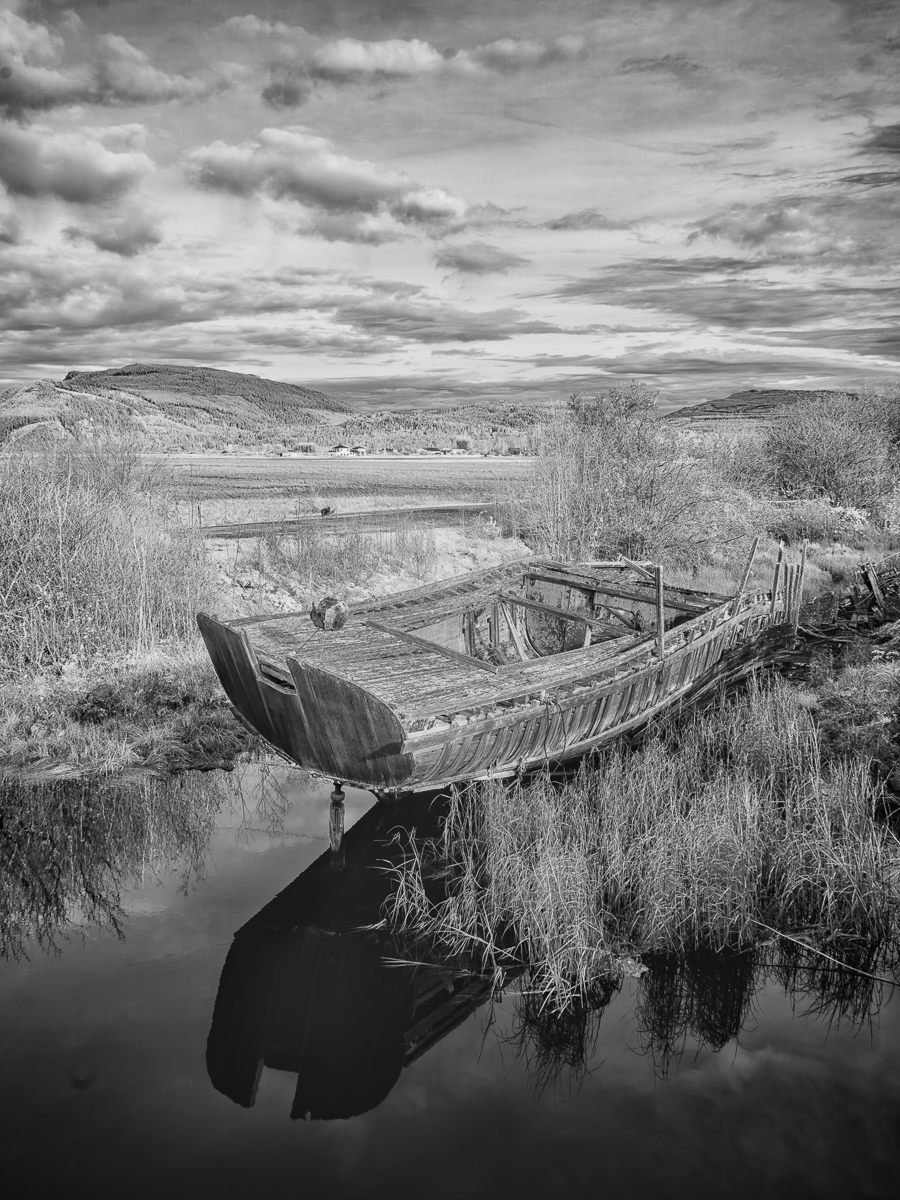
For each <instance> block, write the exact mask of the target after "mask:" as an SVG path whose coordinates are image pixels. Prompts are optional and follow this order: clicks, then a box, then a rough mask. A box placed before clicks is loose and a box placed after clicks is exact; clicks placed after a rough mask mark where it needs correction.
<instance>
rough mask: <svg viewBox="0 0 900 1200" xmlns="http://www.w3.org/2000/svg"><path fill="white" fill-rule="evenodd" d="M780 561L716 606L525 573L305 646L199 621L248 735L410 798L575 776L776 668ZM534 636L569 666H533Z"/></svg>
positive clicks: (269, 621)
mask: <svg viewBox="0 0 900 1200" xmlns="http://www.w3.org/2000/svg"><path fill="white" fill-rule="evenodd" d="M782 558H783V550H782V554H781V555H780V557H779V563H778V565H777V566H776V573H775V580H774V582H773V589H772V591H771V592H761V591H757V590H753V589H750V590H746V581H747V578H748V576H749V571H746V572H745V573H744V577H743V579H742V582H741V588H740V589H739V591H738V592H737V593H735V594H732V595H730V596H725V595H719V594H716V593H710V592H703V591H698V590H695V589H690V588H683V587H675V586H671V585H666V584H665V583H664V581H663V578H662V572H661V570H660V569H659V568H658V567H656V568H654V570H653V571H652V572H648V570H647V567H648V566H652V564H643V563H640V564H638V563H635V564H629V563H626V562H616V563H606V562H604V563H601V564H593V563H592V564H586V563H557V562H554V561H552V560H549V559H537V558H535V559H526V560H522V561H519V562H515V563H509V564H505V565H504V566H500V567H495V568H492V569H490V570H488V571H481V572H476V573H473V574H471V575H466V576H462V577H459V578H456V579H449V580H446V581H444V582H442V583H432V584H429V585H427V586H426V587H423V588H419V589H417V590H415V591H411V592H403V593H400V594H398V595H394V596H388V597H385V598H383V599H380V600H371V601H367V602H366V603H363V604H358V605H354V606H353V607H352V608H351V610H350V615H349V620H348V621H347V623H346V624H345V625H344V626H343V627H342V628H339V629H334V630H333V631H331V632H322V633H320V634H319V635H317V636H316V637H314V638H312V639H311V640H310V638H309V617H308V614H306V613H288V614H285V613H279V614H273V615H272V616H262V617H243V618H238V619H234V620H231V621H221V620H217V619H216V618H215V617H211V616H206V615H204V614H200V615H199V616H198V618H197V620H198V624H199V626H200V630H201V632H202V634H203V638H204V641H205V642H206V646H207V649H208V651H209V654H210V658H211V659H212V662H213V665H214V667H215V669H216V672H217V673H218V675H219V678H220V680H221V681H222V685H223V687H224V689H225V691H226V693H227V695H228V697H229V699H230V700H231V703H232V705H233V706H234V709H235V711H236V713H237V714H238V715H239V717H240V719H241V720H242V721H243V722H244V723H245V724H246V725H247V726H248V727H249V728H251V729H253V730H255V731H256V732H257V733H259V735H260V736H261V737H263V738H265V739H266V741H268V742H269V743H271V744H272V745H273V746H274V747H276V748H277V749H278V750H279V751H280V752H281V753H283V754H285V755H286V756H287V757H288V758H290V759H291V760H292V761H293V762H296V763H298V764H300V765H302V766H304V767H307V768H309V769H311V770H314V771H317V772H320V773H321V774H323V775H327V776H328V777H330V778H331V779H334V780H340V781H343V782H345V783H352V784H356V785H359V786H362V787H368V788H371V789H372V790H375V791H377V792H379V793H381V792H407V791H415V790H425V789H433V788H440V787H444V786H446V785H448V784H449V783H453V782H457V781H461V780H467V779H482V778H488V777H500V776H504V775H510V774H513V773H514V772H516V771H517V770H519V769H521V768H522V767H524V768H525V769H532V768H535V767H538V766H540V765H541V764H542V763H544V762H547V761H556V760H560V759H567V758H574V757H576V756H578V755H582V754H584V753H585V752H587V751H589V750H591V749H593V748H594V747H596V746H600V745H603V744H604V743H606V742H609V741H611V740H612V739H614V738H616V737H618V736H619V735H620V734H622V733H625V732H628V731H629V730H633V729H635V728H637V727H639V726H640V725H642V724H643V723H645V722H646V721H647V720H648V719H649V718H651V717H652V716H654V715H655V714H656V713H659V712H661V711H663V710H664V709H666V708H669V707H671V706H672V705H677V704H679V703H681V702H682V701H685V700H689V699H692V698H694V697H696V696H697V695H698V694H700V693H702V692H705V691H707V690H709V689H711V688H713V687H716V686H718V684H719V683H721V682H723V681H727V680H730V679H734V678H737V677H739V676H740V675H742V674H745V673H746V672H747V671H749V670H751V669H753V667H755V666H757V665H760V664H763V663H766V662H770V661H773V659H774V658H776V657H777V656H778V655H779V653H782V652H783V651H784V650H785V649H786V648H787V647H788V646H789V645H790V644H791V640H792V637H793V633H794V629H795V628H796V621H797V611H798V609H799V602H800V585H801V580H802V574H801V572H800V571H797V573H796V575H797V578H796V580H795V582H794V585H793V586H792V587H791V588H786V587H779V582H780V580H781V577H782V570H781V568H782ZM749 565H750V564H748V566H749ZM648 574H652V579H651V580H648V579H647V578H646V576H647V575H648ZM516 613H518V614H519V615H520V618H521V620H518V619H517V617H516ZM648 621H652V622H653V624H652V625H648ZM548 628H556V629H557V630H558V634H557V635H554V636H555V644H556V645H562V646H564V647H571V648H564V649H562V650H560V651H559V652H556V653H547V652H545V650H542V647H546V646H547V645H548V644H549V641H550V640H552V639H549V638H548V633H547V631H548ZM648 629H649V630H650V631H649V632H648V631H646V630H648Z"/></svg>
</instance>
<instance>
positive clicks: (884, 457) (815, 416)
mask: <svg viewBox="0 0 900 1200" xmlns="http://www.w3.org/2000/svg"><path fill="white" fill-rule="evenodd" d="M896 409H897V396H896V395H895V394H891V391H890V389H880V390H872V391H869V392H865V393H863V394H862V395H860V396H854V395H839V396H818V397H814V398H812V399H809V400H803V401H801V402H800V403H798V404H795V405H793V406H792V407H791V408H790V409H789V410H788V411H787V412H786V414H785V415H784V416H783V417H781V418H780V419H779V420H778V421H777V422H775V423H774V424H773V425H772V426H771V428H770V429H769V430H768V431H767V434H766V438H765V444H764V453H765V456H766V458H767V460H768V462H769V464H770V469H771V478H772V483H773V485H774V487H775V489H776V490H777V491H778V492H779V493H781V494H782V495H785V496H794V497H797V498H804V499H806V498H819V497H827V498H828V499H829V500H830V501H831V502H832V503H833V504H836V505H842V506H849V507H854V508H864V509H867V510H869V511H870V512H871V513H872V514H873V515H875V516H877V515H878V514H879V512H880V510H881V508H882V507H883V505H884V503H885V501H886V500H887V498H888V497H889V496H890V495H891V493H892V492H893V490H894V488H895V486H896V482H897V465H898V464H897V454H896V446H895V442H896V435H897V429H898V416H897V413H896Z"/></svg>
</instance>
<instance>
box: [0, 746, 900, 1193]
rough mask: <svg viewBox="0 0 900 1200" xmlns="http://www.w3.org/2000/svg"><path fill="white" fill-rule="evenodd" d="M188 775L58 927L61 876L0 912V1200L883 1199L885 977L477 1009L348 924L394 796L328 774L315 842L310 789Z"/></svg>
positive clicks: (665, 967) (887, 1147) (899, 1082)
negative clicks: (574, 1005)
mask: <svg viewBox="0 0 900 1200" xmlns="http://www.w3.org/2000/svg"><path fill="white" fill-rule="evenodd" d="M195 786H197V787H203V788H206V789H207V790H209V789H212V793H213V795H214V800H212V801H210V803H209V808H208V814H209V817H208V821H207V822H206V824H204V823H203V822H202V821H201V822H200V823H199V824H196V823H195V824H194V825H191V824H190V822H187V823H185V821H184V815H183V811H182V810H178V811H177V812H175V813H174V815H173V813H171V812H170V813H168V814H167V815H166V813H163V815H161V816H160V817H159V818H158V824H157V825H155V826H153V828H151V829H149V830H148V829H147V828H144V827H142V828H140V829H138V830H137V832H135V831H134V830H132V835H131V836H132V843H131V844H129V840H128V837H127V836H125V835H123V834H122V833H121V831H119V833H118V834H117V836H116V838H115V839H113V841H114V842H115V845H110V844H107V842H104V844H103V845H102V846H101V847H100V848H99V849H98V848H97V847H96V846H94V847H93V848H92V849H91V853H90V854H87V855H86V854H85V853H83V852H82V851H83V849H84V847H82V851H79V854H80V857H79V858H78V861H77V863H76V864H75V866H74V868H73V869H72V872H71V878H72V880H73V881H74V882H73V884H72V887H70V889H69V890H68V892H67V893H66V895H65V897H64V898H63V899H64V907H65V911H66V913H67V915H68V916H69V917H70V918H71V919H72V921H73V924H71V925H69V926H66V927H64V928H63V929H61V930H58V931H55V927H53V926H52V922H50V921H49V920H48V919H47V916H46V913H45V912H44V913H43V926H42V927H41V933H42V944H37V943H36V942H35V940H34V938H33V937H32V938H31V940H29V937H28V934H29V921H30V922H31V927H34V926H35V925H37V926H40V920H39V919H38V918H40V917H41V912H40V911H39V910H41V906H42V905H44V906H45V907H46V905H47V904H48V903H49V899H48V897H49V896H50V892H52V882H53V879H54V878H56V877H57V876H58V872H56V873H54V871H51V872H50V874H49V875H45V876H42V878H41V880H39V881H38V885H37V886H36V887H35V888H32V890H31V891H30V892H29V893H28V895H29V899H28V904H27V905H26V904H24V902H23V901H22V900H21V895H22V894H24V893H21V892H20V891H18V892H17V891H16V890H15V887H18V884H15V887H13V891H12V894H13V896H14V900H15V903H13V902H11V901H9V899H8V898H7V900H6V902H5V906H4V910H3V911H4V915H5V919H6V921H7V923H8V924H10V925H11V926H15V928H13V929H12V934H11V936H10V937H9V938H8V941H7V945H8V949H9V951H10V952H11V953H12V954H13V955H14V957H12V958H11V959H10V960H9V961H7V962H5V963H3V965H2V966H0V1071H2V1090H0V1169H2V1172H3V1174H2V1176H0V1177H2V1178H3V1180H4V1183H5V1185H7V1186H8V1185H9V1184H13V1189H12V1190H11V1191H6V1194H7V1195H17V1196H18V1195H29V1196H39V1197H42V1196H49V1195H55V1194H57V1193H61V1192H62V1191H63V1189H65V1191H67V1192H69V1193H74V1194H75V1195H90V1196H96V1197H105V1196H128V1197H143V1196H154V1197H156V1196H163V1195H174V1196H200V1197H204V1196H217V1197H221V1196H225V1197H228V1196H242V1197H243V1196H247V1195H258V1196H264V1197H281V1196H313V1197H318V1196H328V1197H345V1196H346V1197H406V1196H416V1197H418V1196H423V1195H427V1196H434V1197H443V1196H447V1197H451V1196H452V1197H454V1198H457V1197H462V1196H473V1197H481V1196H485V1197H487V1196H490V1197H492V1198H493V1197H498V1196H499V1197H504V1196H541V1197H553V1196H557V1195H560V1196H562V1195H569V1194H570V1192H571V1190H572V1189H573V1188H579V1189H586V1190H587V1191H588V1192H589V1194H598V1195H599V1194H602V1195H604V1196H612V1197H618V1196H629V1197H633V1196H645V1195H646V1196H651V1195H653V1196H658V1195H664V1196H681V1195H686V1196H688V1195H689V1196H693V1197H706V1196H709V1197H726V1196H727V1197H744V1196H747V1197H754V1198H757V1197H760V1196H781V1195H785V1196H787V1195H790V1196H792V1197H806V1196H810V1197H812V1196H816V1197H831V1196H841V1197H846V1198H856V1197H881V1196H892V1197H893V1196H896V1195H897V1194H900V996H896V995H893V996H892V995H891V989H889V988H881V987H880V986H879V985H877V984H872V983H871V982H870V981H865V980H861V979H859V977H857V978H856V979H855V980H852V979H851V980H849V981H848V979H847V977H846V976H843V977H841V976H836V975H835V973H834V972H832V971H831V970H830V969H829V968H828V964H827V963H825V964H819V967H821V969H818V968H815V969H811V968H809V966H808V964H807V965H805V964H806V960H805V959H802V957H801V958H798V957H794V958H793V959H792V958H790V957H788V958H787V959H785V958H784V957H783V956H782V957H777V955H776V948H769V949H767V950H763V951H762V952H760V953H758V954H757V955H755V956H743V957H741V958H733V959H730V960H721V959H714V958H706V959H694V960H674V959H668V960H666V959H659V960H656V961H654V962H653V963H652V964H651V969H650V970H649V971H648V972H647V974H645V975H643V976H642V977H641V978H640V979H633V980H627V981H626V982H625V984H624V985H623V986H622V987H621V988H620V989H609V990H607V991H606V992H603V991H602V990H601V991H598V994H597V996H596V997H594V1000H593V1003H592V1005H590V1006H588V1007H587V1008H586V1009H585V1010H584V1011H582V1012H580V1013H578V1014H575V1015H574V1016H573V1017H570V1018H569V1019H568V1020H566V1021H558V1020H549V1019H547V1017H546V1016H545V1015H544V1014H541V1013H539V1012H536V1011H533V1009H530V1008H529V1005H528V1003H527V1001H525V1000H523V998H522V997H521V996H520V995H517V994H516V988H515V983H512V984H511V985H510V987H509V989H508V991H507V992H506V994H505V995H504V996H503V997H502V998H501V999H499V1000H494V1001H491V1000H490V998H489V989H488V988H487V985H486V984H485V983H484V982H483V981H482V980H480V979H478V978H477V977H473V976H472V975H470V974H467V973H466V970H465V966H466V964H464V963H461V962H455V963H451V964H425V965H423V966H420V967H417V968H411V967H408V966H398V965H385V961H384V959H385V956H390V955H391V953H395V950H394V948H393V947H392V946H391V945H390V943H389V941H388V939H387V938H386V936H385V935H384V934H381V933H378V932H372V931H369V932H359V927H360V926H362V925H365V924H368V923H371V922H372V921H374V920H376V919H377V916H378V907H379V904H380V901H381V898H382V897H383V895H384V892H385V876H384V874H383V872H380V871H379V870H377V868H376V864H377V863H378V861H379V860H383V859H384V858H385V856H386V855H389V854H390V853H391V849H390V845H389V843H388V839H389V837H390V833H391V829H392V828H393V827H394V826H395V825H396V823H397V822H398V821H402V822H404V823H409V822H411V821H412V822H414V823H416V824H417V825H418V827H419V829H420V831H422V832H426V833H427V832H429V831H430V829H431V826H432V823H433V821H434V819H435V813H434V812H431V813H429V811H428V808H427V806H425V805H423V804H422V802H421V801H418V802H417V804H416V806H413V807H410V806H404V807H398V808H395V809H388V810H386V809H385V808H384V807H383V806H380V805H374V802H373V798H372V797H371V796H370V795H368V794H367V793H363V792H354V791H352V790H348V792H347V802H346V826H347V829H348V834H347V836H346V838H345V842H344V849H343V851H342V853H341V855H339V856H335V855H333V854H332V853H331V851H330V850H329V848H328V820H329V801H328V792H329V789H328V788H327V787H324V786H319V785H313V784H310V783H309V781H307V780H305V779H304V777H302V776H300V775H299V774H296V773H294V774H291V773H290V772H288V771H286V770H285V771H283V772H281V773H280V774H279V773H278V772H275V773H272V772H265V773H264V774H263V777H261V775H260V771H259V769H258V768H248V769H247V770H245V771H244V772H243V774H242V775H241V776H238V775H235V776H233V777H228V778H226V779H224V781H223V780H222V779H216V778H213V777H209V778H208V779H207V780H206V781H205V782H203V783H200V784H196V785H195ZM66 811H67V813H68V812H69V810H68V809H67V810H66ZM104 811H106V810H104ZM110 811H111V810H110ZM179 814H180V815H179ZM69 816H71V813H69ZM121 816H122V814H121V813H119V816H118V817H116V819H117V820H118V819H120V818H121ZM110 819H112V818H110ZM79 820H81V821H82V825H83V820H82V819H81V818H79ZM167 822H168V824H167ZM173 822H174V824H173ZM176 825H177V828H176V827H175V826H176ZM117 828H118V827H117ZM0 832H4V833H5V831H0ZM67 836H69V835H67ZM138 836H139V839H140V844H141V850H140V855H139V858H140V859H143V860H146V862H147V865H146V866H145V867H144V870H143V878H140V872H139V868H140V863H139V862H137V863H136V862H135V856H134V838H135V837H138ZM72 844H74V843H73V842H72V838H71V836H69V841H68V842H67V845H72ZM129 845H130V849H129ZM148 847H149V849H148ZM28 854H29V855H30V857H28V856H26V855H24V853H23V854H20V856H19V858H18V859H16V858H15V856H12V857H11V856H10V855H9V854H6V856H5V860H4V862H5V869H6V870H7V872H8V880H7V882H8V881H9V880H10V879H13V875H14V874H15V872H17V871H20V870H21V871H22V872H25V871H26V870H28V869H32V870H34V869H35V868H34V863H35V862H36V861H38V860H37V858H35V856H36V855H38V850H37V849H35V847H33V846H32V847H31V848H30V849H29V851H28ZM116 854H118V855H120V856H121V862H122V863H124V866H123V869H122V873H121V874H120V875H116V871H115V870H114V869H113V868H115V865H116V861H118V860H114V856H115V855H116ZM26 857H28V864H26ZM160 859H162V860H163V861H165V860H168V865H165V866H162V867H159V866H158V865H157V869H156V870H154V869H152V867H151V865H150V863H151V861H153V860H157V863H158V860H160ZM88 860H90V864H91V865H89V866H88V867H86V866H85V864H86V863H87V862H88ZM17 864H18V865H17ZM70 866H71V864H70ZM135 872H138V873H137V874H135ZM79 877H80V881H79ZM48 881H49V882H48ZM79 887H81V888H82V890H83V892H84V894H83V895H81V894H80V893H79V890H78V889H79ZM48 889H49V890H48ZM16 898H18V899H16ZM53 903H54V904H56V906H57V908H58V907H59V903H60V901H59V897H56V898H55V899H54V901H53ZM16 904H18V905H19V907H18V909H17V908H16ZM29 905H30V907H29ZM26 910H27V911H26ZM23 912H24V913H25V915H24V916H23ZM8 932H9V931H7V933H8ZM778 953H780V951H779V952H778ZM16 954H18V957H15V955H16ZM767 955H768V957H766V956H767Z"/></svg>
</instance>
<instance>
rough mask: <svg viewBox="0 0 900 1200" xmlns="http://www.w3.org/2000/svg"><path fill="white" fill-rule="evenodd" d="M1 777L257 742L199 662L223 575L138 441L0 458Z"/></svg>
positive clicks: (151, 768)
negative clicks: (199, 626)
mask: <svg viewBox="0 0 900 1200" xmlns="http://www.w3.org/2000/svg"><path fill="white" fill-rule="evenodd" d="M0 538H2V546H0V597H2V599H3V604H2V605H0V778H4V779H6V780H11V779H13V778H23V779H30V780H32V781H37V780H49V779H54V778H57V779H58V778H61V777H68V778H76V777H89V776H108V775H112V774H117V773H120V772H122V771H123V770H128V771H132V772H135V771H140V772H143V773H145V774H146V773H148V772H149V773H155V774H165V773H167V772H169V771H172V770H181V769H185V768H187V767H193V766H201V767H202V766H211V765H213V764H218V763H227V762H229V761H231V760H233V758H234V755H235V754H236V753H238V752H239V751H240V750H242V749H245V748H246V746H247V744H248V738H247V737H246V735H245V734H244V733H243V731H242V730H241V729H240V728H239V727H238V726H236V724H235V723H234V721H233V720H232V719H231V717H230V714H229V713H228V711H227V707H226V705H225V703H224V700H223V698H222V696H221V691H220V689H219V688H218V684H217V682H216V681H215V677H214V675H213V672H212V669H211V667H210V666H209V664H208V662H206V660H205V657H204V656H202V654H201V651H202V646H201V645H200V642H199V638H198V635H197V630H196V625H195V617H194V614H195V612H196V610H197V609H198V608H200V607H206V606H208V605H209V604H210V603H211V598H212V596H213V575H212V572H211V570H210V569H209V566H208V563H207V560H206V558H205V555H204V551H203V546H202V544H201V543H200V541H199V539H197V538H194V537H192V536H190V534H189V533H188V534H187V535H185V534H184V531H183V530H181V529H180V528H178V527H177V524H176V522H175V520H174V508H173V501H172V497H171V492H170V489H169V487H168V482H167V479H166V477H165V475H164V474H163V473H162V472H161V471H160V470H159V469H158V468H157V467H154V466H148V465H147V464H146V463H145V462H144V460H143V459H142V457H141V455H140V453H138V452H137V451H136V450H135V449H134V448H132V447H130V446H128V445H123V444H121V443H118V444H106V445H99V444H88V445H81V446H75V447H72V448H69V449H68V450H66V451H65V452H58V453H48V454H44V455H23V456H19V457H9V458H5V459H2V460H0Z"/></svg>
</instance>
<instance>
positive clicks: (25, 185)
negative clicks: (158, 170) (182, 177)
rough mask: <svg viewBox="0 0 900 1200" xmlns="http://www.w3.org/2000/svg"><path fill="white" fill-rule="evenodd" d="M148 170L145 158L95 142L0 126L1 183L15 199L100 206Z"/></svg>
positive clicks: (137, 153) (75, 135) (63, 135)
mask: <svg viewBox="0 0 900 1200" xmlns="http://www.w3.org/2000/svg"><path fill="white" fill-rule="evenodd" d="M152 169H153V164H152V162H151V161H150V159H149V158H148V157H147V155H146V154H142V153H140V152H139V151H136V150H128V151H123V152H117V151H114V150H109V149H107V147H106V146H104V145H103V143H102V142H101V141H100V140H98V139H97V138H92V137H85V136H83V135H81V134H78V133H52V132H51V131H50V130H46V129H40V128H37V127H35V128H31V129H27V130H25V129H18V128H16V127H15V126H11V125H3V126H0V182H2V183H3V184H4V186H5V187H6V190H7V191H8V192H9V193H10V194H11V195H14V196H28V197H33V198H37V197H45V196H50V197H55V198H56V199H59V200H65V201H68V202H69V203H72V204H102V203H105V202H107V201H109V200H113V199H117V198H118V197H120V196H122V195H123V194H124V193H125V192H127V191H129V189H131V188H132V187H134V185H135V184H136V183H137V182H138V181H139V180H140V179H141V178H142V177H143V176H144V175H146V174H147V173H148V172H149V171H151V170H152Z"/></svg>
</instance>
